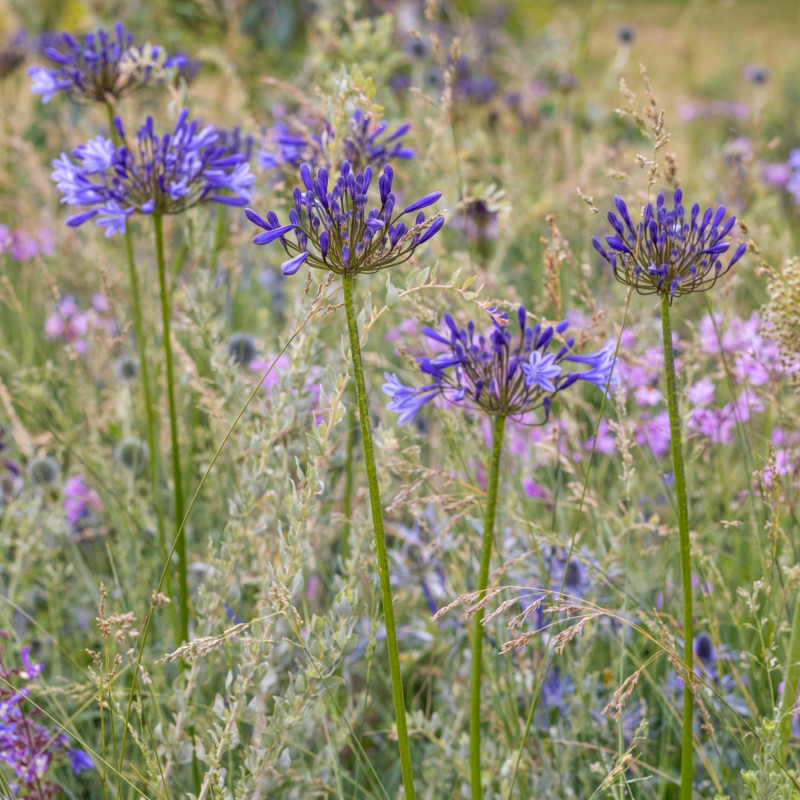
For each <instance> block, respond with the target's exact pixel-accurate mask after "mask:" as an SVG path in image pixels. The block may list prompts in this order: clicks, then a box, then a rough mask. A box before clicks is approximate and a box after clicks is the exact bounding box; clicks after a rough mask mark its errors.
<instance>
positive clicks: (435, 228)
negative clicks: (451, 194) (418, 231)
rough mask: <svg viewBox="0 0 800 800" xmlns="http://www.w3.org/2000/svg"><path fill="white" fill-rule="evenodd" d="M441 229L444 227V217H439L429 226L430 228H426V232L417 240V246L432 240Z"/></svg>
mask: <svg viewBox="0 0 800 800" xmlns="http://www.w3.org/2000/svg"><path fill="white" fill-rule="evenodd" d="M443 227H444V217H439V219H437V220H436V221H435V222H434V223H433V225H431V226H430V228H428V230H426V231H425V233H423V234H422V236H420V237H419V239H418V240H417V244H418V245H419V244H423V243H425V242H427V241H428V239H433V237H434V236H436V234H437V233H439V231H440V230H441V229H442V228H443Z"/></svg>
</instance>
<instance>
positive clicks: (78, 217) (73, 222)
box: [67, 208, 98, 228]
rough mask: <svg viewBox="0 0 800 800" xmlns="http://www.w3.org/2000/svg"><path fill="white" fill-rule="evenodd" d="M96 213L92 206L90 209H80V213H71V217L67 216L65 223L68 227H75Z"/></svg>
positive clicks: (96, 210)
mask: <svg viewBox="0 0 800 800" xmlns="http://www.w3.org/2000/svg"><path fill="white" fill-rule="evenodd" d="M97 213H98V209H96V208H94V209H92V210H91V211H82V212H81V213H80V214H73V215H72V216H71V217H67V225H69V226H70V228H77V227H78V226H79V225H83V223H84V222H86V221H87V220H90V219H91V218H92V217H94V216H95V215H96V214H97Z"/></svg>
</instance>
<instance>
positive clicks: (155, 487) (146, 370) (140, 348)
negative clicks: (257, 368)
mask: <svg viewBox="0 0 800 800" xmlns="http://www.w3.org/2000/svg"><path fill="white" fill-rule="evenodd" d="M125 252H126V255H127V259H128V275H129V279H130V285H131V301H132V304H133V332H134V335H135V336H136V348H137V352H138V354H139V374H140V375H141V379H142V395H143V403H144V410H145V420H146V425H147V447H148V449H149V450H150V491H151V493H152V495H153V503H154V504H155V509H156V521H157V527H158V549H159V552H160V553H161V557H162V559H166V558H167V540H166V534H165V532H164V508H163V505H162V503H161V488H160V482H159V479H158V472H159V463H160V462H159V457H158V455H159V454H158V449H157V448H158V442H157V438H156V419H155V399H154V398H153V395H152V393H151V390H150V367H149V365H148V363H147V343H146V342H145V337H144V323H143V318H142V304H141V301H140V299H139V280H138V276H137V274H136V260H135V258H134V254H133V241H132V240H131V232H130V230H129V229H127V228H126V229H125ZM165 583H166V590H167V597H169V598H172V580H171V578H170V575H169V573H167V577H166V581H165ZM170 609H171V614H172V623H173V627H174V629H175V638H176V640H177V639H178V636H179V634H180V626H179V621H178V614H177V611H176V609H175V608H174V607H173V606H172V605H170Z"/></svg>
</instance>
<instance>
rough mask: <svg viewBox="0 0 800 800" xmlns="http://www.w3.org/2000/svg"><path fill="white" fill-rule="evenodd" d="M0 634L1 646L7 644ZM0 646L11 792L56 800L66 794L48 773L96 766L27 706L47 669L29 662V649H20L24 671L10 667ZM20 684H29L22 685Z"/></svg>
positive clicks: (0, 744)
mask: <svg viewBox="0 0 800 800" xmlns="http://www.w3.org/2000/svg"><path fill="white" fill-rule="evenodd" d="M8 638H9V637H8V635H7V634H6V633H5V632H4V631H0V642H2V641H3V640H8ZM3 650H4V648H3V647H2V646H0V762H3V763H5V764H7V765H8V766H9V767H10V768H11V769H12V770H13V774H14V780H13V781H12V782H11V790H12V792H13V793H14V794H13V796H15V797H28V798H36V800H55V798H57V797H61V796H62V795H63V792H62V791H61V788H60V787H59V786H58V785H57V784H55V783H54V782H53V781H52V780H51V779H50V776H49V775H48V773H49V772H50V770H51V768H52V767H53V766H55V765H57V764H58V763H64V762H67V763H69V765H70V766H71V767H72V769H73V770H74V772H75V773H76V774H78V773H79V772H81V771H82V770H87V769H92V768H93V767H94V764H93V763H92V760H91V758H89V756H88V754H87V753H85V752H83V750H76V749H74V748H72V747H70V740H69V737H68V736H67V735H66V734H65V733H58V732H56V731H54V730H51V729H50V728H48V727H46V726H45V725H42V724H41V723H39V722H38V718H39V716H40V714H41V711H39V709H38V708H37V707H36V706H35V705H34V704H32V703H28V702H27V698H28V697H30V695H31V685H30V682H31V681H33V680H35V679H36V678H38V677H39V676H40V675H41V674H42V670H43V669H44V667H43V665H42V664H34V663H32V662H31V660H30V648H29V647H28V646H27V645H25V646H24V647H22V648H21V649H20V653H19V660H20V662H21V663H22V667H15V668H11V667H7V666H6V665H5V663H4V661H3ZM20 681H25V682H27V683H26V685H22V686H20V685H19V682H20Z"/></svg>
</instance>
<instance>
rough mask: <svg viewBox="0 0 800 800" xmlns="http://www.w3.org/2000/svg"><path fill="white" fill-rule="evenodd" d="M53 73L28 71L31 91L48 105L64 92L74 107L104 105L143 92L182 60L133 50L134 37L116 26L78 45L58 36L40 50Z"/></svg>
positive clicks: (41, 69)
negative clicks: (151, 81)
mask: <svg viewBox="0 0 800 800" xmlns="http://www.w3.org/2000/svg"><path fill="white" fill-rule="evenodd" d="M42 54H43V55H44V56H46V57H47V58H48V59H49V60H50V61H51V62H52V63H53V64H54V66H53V67H49V68H48V67H42V66H33V67H30V68H29V69H28V74H29V75H30V76H31V78H32V79H33V84H32V85H31V91H32V92H34V93H35V94H40V95H42V102H43V103H48V102H50V100H51V99H52V98H53V96H54V95H55V94H56V93H57V92H61V91H63V92H65V93H66V94H67V96H68V97H69V98H70V99H71V100H74V101H75V102H95V103H107V102H108V98H109V97H113V98H120V97H124V96H125V95H128V94H131V92H134V91H136V90H137V89H140V88H142V87H143V86H145V85H146V84H147V83H148V82H149V81H150V80H151V79H152V78H154V77H156V76H161V75H162V74H163V71H164V69H166V68H169V67H173V66H174V67H181V66H184V65H185V64H186V62H187V59H186V57H185V56H173V57H172V58H170V57H168V56H167V54H166V52H165V51H164V49H163V48H162V47H159V46H158V45H152V46H148V47H147V48H145V47H144V46H141V47H134V44H133V35H132V34H130V33H126V32H125V29H124V28H123V26H122V23H121V22H117V23H116V25H115V26H114V32H113V34H109V33H107V32H106V31H104V30H98V31H96V32H94V33H87V34H86V35H85V36H83V37H82V39H77V38H75V37H73V36H72V35H71V34H69V33H62V34H61V37H60V38H59V40H58V41H56V42H54V43H53V44H52V45H51V46H46V47H44V48H43V49H42Z"/></svg>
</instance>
